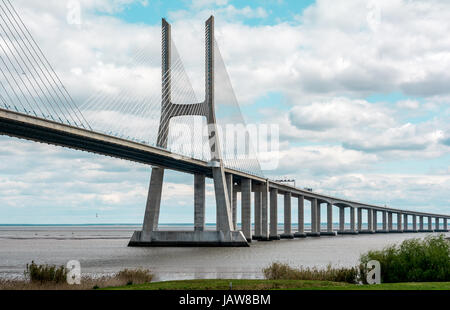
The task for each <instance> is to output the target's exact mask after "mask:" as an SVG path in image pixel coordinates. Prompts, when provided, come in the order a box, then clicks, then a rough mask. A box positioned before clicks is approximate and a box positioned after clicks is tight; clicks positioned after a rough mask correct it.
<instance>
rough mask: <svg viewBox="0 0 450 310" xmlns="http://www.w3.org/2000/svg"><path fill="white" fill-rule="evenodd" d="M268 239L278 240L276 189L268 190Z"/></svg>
mask: <svg viewBox="0 0 450 310" xmlns="http://www.w3.org/2000/svg"><path fill="white" fill-rule="evenodd" d="M270 239H271V240H279V239H280V236H279V235H278V190H277V189H276V188H272V189H271V190H270Z"/></svg>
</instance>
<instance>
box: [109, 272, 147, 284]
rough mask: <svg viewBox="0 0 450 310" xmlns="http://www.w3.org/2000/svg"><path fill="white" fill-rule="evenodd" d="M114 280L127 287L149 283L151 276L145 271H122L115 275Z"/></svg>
mask: <svg viewBox="0 0 450 310" xmlns="http://www.w3.org/2000/svg"><path fill="white" fill-rule="evenodd" d="M116 278H117V279H119V280H120V281H123V282H125V283H126V284H127V285H131V284H143V283H148V282H151V281H152V279H153V274H152V273H151V272H150V270H147V269H124V270H121V271H119V272H118V273H117V275H116Z"/></svg>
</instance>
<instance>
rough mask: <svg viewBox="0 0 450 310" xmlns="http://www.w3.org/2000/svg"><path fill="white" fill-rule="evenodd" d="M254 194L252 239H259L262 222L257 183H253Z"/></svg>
mask: <svg viewBox="0 0 450 310" xmlns="http://www.w3.org/2000/svg"><path fill="white" fill-rule="evenodd" d="M254 187H255V190H254V196H255V217H254V220H255V235H254V236H253V237H252V238H253V240H259V239H261V223H262V221H261V220H262V219H261V216H262V210H261V203H262V201H261V198H262V197H261V196H262V195H261V190H260V186H259V185H255V186H254Z"/></svg>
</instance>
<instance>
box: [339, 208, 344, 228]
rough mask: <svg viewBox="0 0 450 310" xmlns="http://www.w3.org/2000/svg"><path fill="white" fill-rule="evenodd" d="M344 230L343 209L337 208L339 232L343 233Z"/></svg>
mask: <svg viewBox="0 0 450 310" xmlns="http://www.w3.org/2000/svg"><path fill="white" fill-rule="evenodd" d="M344 230H345V208H344V207H339V232H341V233H343V232H344Z"/></svg>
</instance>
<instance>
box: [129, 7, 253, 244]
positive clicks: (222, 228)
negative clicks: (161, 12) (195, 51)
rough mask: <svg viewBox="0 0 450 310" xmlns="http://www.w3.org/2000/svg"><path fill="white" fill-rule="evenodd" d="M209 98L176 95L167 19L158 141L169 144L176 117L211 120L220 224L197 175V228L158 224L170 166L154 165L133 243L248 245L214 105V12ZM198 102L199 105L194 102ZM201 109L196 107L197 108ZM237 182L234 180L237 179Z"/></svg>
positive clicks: (207, 82)
mask: <svg viewBox="0 0 450 310" xmlns="http://www.w3.org/2000/svg"><path fill="white" fill-rule="evenodd" d="M205 34H206V50H205V54H206V62H205V91H206V92H205V100H204V101H203V102H200V103H192V104H177V103H174V102H173V101H172V96H171V93H172V85H171V65H172V64H171V53H172V51H171V25H170V24H169V23H168V22H167V21H166V20H165V19H163V20H162V101H161V118H160V124H159V132H158V141H157V146H158V147H161V148H164V149H165V148H167V143H168V132H169V126H170V119H172V118H175V117H180V116H203V117H205V118H206V121H207V125H208V138H209V146H210V150H211V161H210V163H209V165H208V166H209V167H210V169H211V174H212V176H213V180H214V191H215V198H216V230H215V231H206V230H205V178H206V176H205V175H204V174H202V173H201V172H199V173H198V174H195V177H194V192H195V194H194V208H195V211H194V216H195V219H194V231H160V230H158V222H159V213H160V209H161V196H162V188H163V182H164V167H156V166H154V167H153V168H152V175H151V180H150V186H149V192H148V198H147V205H146V209H145V215H144V223H143V227H142V231H136V232H134V234H133V237H132V238H131V240H130V242H129V244H128V245H129V246H248V242H247V239H246V238H245V237H244V234H243V233H242V232H241V231H236V230H235V227H234V225H233V219H232V209H231V203H230V202H231V201H232V197H230V191H228V188H227V179H226V177H225V170H224V166H223V161H222V156H221V150H220V144H219V135H218V131H217V124H216V116H215V106H214V17H213V16H211V17H210V18H209V19H208V20H207V21H206V25H205ZM193 105H195V106H196V108H193ZM193 111H196V112H193ZM231 186H233V185H232V184H231Z"/></svg>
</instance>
